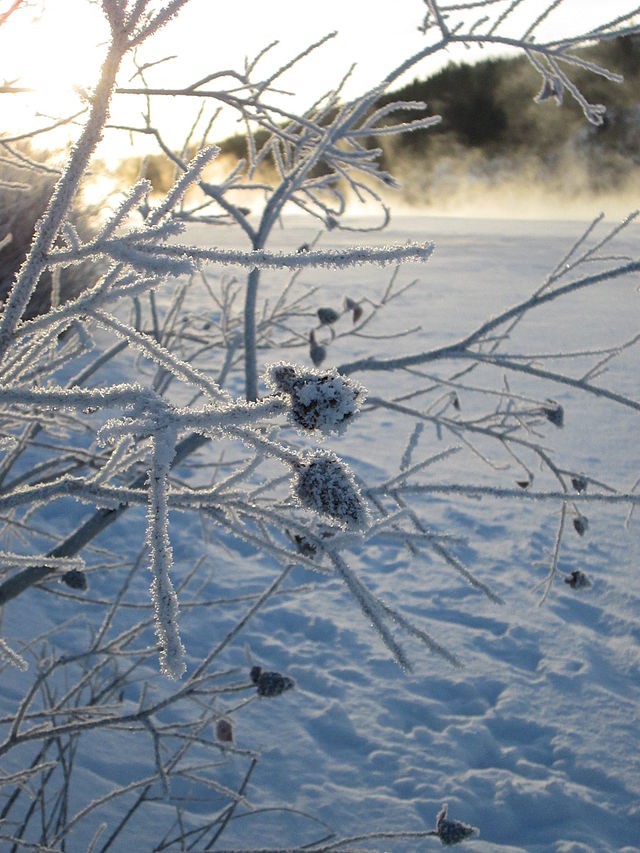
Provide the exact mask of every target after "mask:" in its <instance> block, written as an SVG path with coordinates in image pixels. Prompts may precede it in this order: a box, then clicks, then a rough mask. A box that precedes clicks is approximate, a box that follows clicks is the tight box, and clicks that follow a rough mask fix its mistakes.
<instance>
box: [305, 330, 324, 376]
mask: <svg viewBox="0 0 640 853" xmlns="http://www.w3.org/2000/svg"><path fill="white" fill-rule="evenodd" d="M309 357H310V358H311V361H312V362H313V363H314V365H315V366H316V367H319V366H320V365H321V364H322V362H323V361H324V360H325V358H326V357H327V350H326V349H325V348H324V347H323V346H322V344H319V343H318V342H317V341H316V336H315V335H314V333H313V329H312V330H311V331H310V332H309Z"/></svg>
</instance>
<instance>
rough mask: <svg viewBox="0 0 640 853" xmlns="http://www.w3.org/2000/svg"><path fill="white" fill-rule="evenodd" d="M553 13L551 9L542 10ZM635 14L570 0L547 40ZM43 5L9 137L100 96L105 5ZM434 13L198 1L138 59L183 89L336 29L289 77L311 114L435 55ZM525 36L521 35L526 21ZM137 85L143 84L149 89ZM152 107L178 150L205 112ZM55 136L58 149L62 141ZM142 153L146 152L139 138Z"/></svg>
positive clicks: (16, 56)
mask: <svg viewBox="0 0 640 853" xmlns="http://www.w3.org/2000/svg"><path fill="white" fill-rule="evenodd" d="M4 5H6V4H4ZM39 5H40V4H38V6H39ZM525 5H526V4H525ZM531 5H532V4H529V8H530V7H531ZM546 5H547V4H546V3H540V4H539V6H540V9H541V10H542V9H543V8H544V7H545V6H546ZM603 5H605V9H604V13H603ZM533 6H534V7H535V4H533ZM632 6H633V4H631V3H629V2H622V0H621V2H611V3H607V4H602V3H601V2H600V0H568V1H567V2H565V3H564V4H562V6H561V7H560V9H559V10H557V11H556V12H554V13H553V14H552V15H551V16H550V18H549V20H548V21H547V22H546V23H545V25H544V28H543V29H542V30H541V32H540V37H541V38H546V37H557V36H558V35H559V34H566V33H567V32H570V33H576V32H585V31H587V30H588V29H590V28H591V27H592V26H594V25H596V24H597V23H600V22H602V20H603V18H604V17H605V16H606V19H607V20H610V19H611V18H612V17H614V16H615V15H616V14H619V13H622V12H625V11H629V10H630V9H631V8H632ZM43 7H44V8H43V9H36V10H35V11H34V9H33V8H27V9H25V10H22V11H20V12H19V13H17V14H16V15H14V16H13V17H12V18H11V19H10V20H9V22H8V23H6V24H5V25H4V26H2V27H0V53H1V55H2V60H3V78H4V81H5V83H11V84H13V85H14V86H20V87H27V88H30V89H33V90H35V91H32V92H29V93H26V94H4V95H3V100H2V115H3V127H2V132H3V133H4V135H7V134H10V133H14V132H17V131H26V130H31V129H33V128H34V127H41V126H44V125H47V124H49V123H50V122H51V120H53V119H57V118H60V117H63V116H68V115H70V114H72V113H74V112H75V111H77V110H79V109H81V108H82V99H81V94H80V93H79V91H78V90H79V89H80V90H82V89H85V88H86V89H90V88H91V87H92V86H93V85H94V84H95V82H96V79H97V75H98V73H99V62H100V59H101V57H102V54H103V53H104V46H105V41H106V38H107V26H106V23H105V21H104V18H103V17H102V14H101V11H100V8H99V4H93V3H89V2H87V0H65V2H64V4H61V3H54V2H45V3H44V4H43ZM424 8H425V7H424V4H423V3H422V2H420V0H394V2H393V3H384V4H380V5H378V4H372V3H371V2H370V0H349V1H348V2H344V0H324V2H323V3H322V4H316V3H312V4H301V3H300V2H299V0H277V2H273V3H267V2H259V0H235V2H234V3H232V4H229V3H218V2H216V0H192V2H190V3H189V4H188V5H187V6H186V8H185V9H184V10H183V11H182V12H181V13H180V15H179V16H178V17H177V18H176V19H175V20H174V21H172V22H171V23H170V24H169V25H168V26H167V27H166V28H165V29H164V30H162V31H161V32H160V33H159V34H158V35H157V36H156V37H155V38H154V39H152V40H151V42H150V43H149V44H148V45H145V46H144V48H143V50H141V51H140V53H139V55H138V57H137V60H138V62H139V63H140V64H143V63H151V62H155V61H158V60H160V59H163V58H164V57H175V58H173V59H170V60H167V61H166V62H164V63H161V64H160V65H158V66H155V67H154V68H150V69H149V71H148V73H147V77H146V79H147V82H148V83H149V85H153V86H165V87H166V86H172V87H183V86H186V85H188V84H190V83H193V82H194V81H196V80H198V79H201V78H202V77H205V76H206V75H207V74H210V73H211V72H213V71H219V70H221V69H226V68H232V69H238V70H242V67H243V63H244V60H245V57H253V56H255V55H256V54H257V53H258V52H259V51H260V50H262V49H263V48H264V47H265V46H266V45H268V44H270V43H271V42H273V41H276V40H277V41H278V42H279V44H278V45H277V46H276V47H274V48H273V50H272V51H270V52H269V53H268V55H267V56H266V57H265V58H264V60H263V61H262V62H263V65H262V66H261V67H262V68H263V73H264V74H268V73H270V72H272V71H273V70H275V69H277V68H278V67H279V66H280V65H281V64H284V63H285V62H286V61H288V60H289V59H290V58H292V57H293V56H295V55H296V53H297V52H299V51H300V50H301V49H303V48H304V47H306V46H307V45H309V44H311V43H313V42H315V41H317V40H318V39H320V38H321V37H323V36H325V35H327V34H328V33H330V32H332V31H334V30H335V31H337V36H336V37H335V38H334V39H332V40H331V41H330V42H329V43H327V44H325V45H323V46H322V47H321V48H319V49H318V51H316V52H315V53H314V54H313V55H312V56H310V57H307V58H306V59H305V60H304V61H303V62H302V63H301V64H299V65H296V66H295V69H294V70H293V71H292V72H290V73H289V74H287V75H285V76H284V77H283V78H282V83H281V85H282V88H283V89H285V90H287V91H288V92H291V93H295V95H294V94H291V95H290V96H286V97H285V96H282V97H283V103H285V104H286V105H287V106H288V107H293V108H301V107H304V106H306V105H308V104H309V103H310V102H312V101H313V100H314V99H315V98H316V97H317V96H319V95H321V94H323V93H324V92H325V91H326V90H327V89H329V88H331V87H332V86H334V85H335V84H336V83H337V82H338V81H339V80H340V79H341V77H342V76H343V75H344V74H345V72H346V71H347V70H348V69H349V67H350V66H351V64H352V63H354V62H355V63H357V67H356V69H355V71H354V73H353V75H352V78H351V80H350V81H349V84H348V86H347V88H346V90H345V92H346V95H347V96H349V95H356V94H358V93H359V92H361V91H363V90H365V89H367V88H368V87H370V86H372V85H375V84H377V83H378V82H380V80H381V79H382V78H383V77H384V76H385V75H386V74H387V73H388V72H389V71H390V70H391V69H393V68H394V67H395V66H396V65H398V64H399V63H400V62H401V61H402V60H403V59H404V58H406V57H407V56H409V55H411V54H413V53H415V52H417V51H418V50H419V49H420V48H421V47H422V46H423V45H424V36H423V35H422V34H421V33H420V32H419V31H418V26H419V24H420V23H421V20H422V17H423V14H424ZM530 14H531V13H529V15H530ZM514 18H515V16H514ZM528 20H530V17H529V18H528ZM513 26H514V29H517V18H516V19H515V20H514V24H513ZM479 55H480V51H478V50H468V51H465V50H464V48H460V49H459V50H458V51H456V52H455V53H454V52H453V51H452V52H451V53H448V54H445V55H443V54H440V55H439V57H438V64H439V65H441V64H442V63H443V61H446V59H448V58H450V59H467V60H473V59H475V58H477V57H478V56H479ZM434 62H435V60H434ZM436 67H437V66H436V65H434V64H433V62H432V64H431V65H429V63H428V62H425V64H424V65H423V66H420V67H418V68H417V69H413V70H412V72H411V75H412V76H413V77H415V76H418V75H419V76H427V75H428V74H429V73H430V72H432V71H434V70H435V68H436ZM133 71H134V69H133V66H132V64H131V62H129V63H128V64H127V65H126V66H125V67H124V68H123V73H122V75H121V78H120V84H121V85H124V86H127V85H134V84H135V83H132V82H131V78H132V74H133ZM135 82H136V83H139V79H138V81H135ZM152 107H153V113H152V115H153V119H154V120H155V121H157V122H158V124H159V125H162V126H163V129H164V132H165V133H166V138H167V141H168V142H169V143H170V144H172V145H176V146H177V145H179V144H180V143H181V142H182V134H183V133H184V128H185V126H188V123H190V121H191V120H192V118H193V115H194V113H195V110H196V107H195V105H194V103H193V102H189V101H188V99H179V98H172V99H170V98H155V99H153V104H152ZM144 108H145V103H144V100H143V99H142V98H141V97H137V96H121V97H119V98H116V99H115V101H114V105H113V109H112V114H111V120H112V123H114V124H118V125H127V126H130V125H135V126H140V125H141V118H140V116H141V113H142V111H143V110H144ZM79 120H80V121H81V120H82V119H81V118H80V119H79ZM217 127H218V135H219V136H224V135H228V134H230V133H233V132H234V131H235V130H236V128H238V126H237V125H235V124H234V123H233V121H232V119H230V118H229V119H225V118H224V117H223V118H221V119H220V120H219V122H218V125H217ZM238 129H240V128H238ZM172 130H173V133H172ZM76 132H77V131H73V129H71V130H69V129H67V130H66V131H65V133H66V136H67V138H69V136H70V137H71V138H73V136H75V133H76ZM46 138H47V141H48V142H49V140H50V139H51V138H54V137H49V136H47V137H46ZM63 138H64V137H63V136H62V135H61V133H60V134H59V135H58V136H57V137H55V139H56V141H57V143H58V144H59V142H60V140H61V139H63ZM107 140H108V142H107V143H106V144H105V145H104V146H103V149H102V150H103V152H106V153H109V152H110V153H112V154H113V153H114V152H115V151H116V150H117V151H118V152H119V153H122V152H126V151H127V150H129V151H130V150H131V148H130V147H129V146H130V138H129V134H127V133H125V132H122V131H120V132H119V133H117V132H111V133H109V134H108V136H107ZM136 144H137V145H138V146H139V145H140V142H139V138H138V142H137V143H136ZM149 144H150V143H149Z"/></svg>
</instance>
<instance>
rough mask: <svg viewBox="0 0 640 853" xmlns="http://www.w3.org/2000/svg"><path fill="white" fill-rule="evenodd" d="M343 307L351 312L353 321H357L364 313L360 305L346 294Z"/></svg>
mask: <svg viewBox="0 0 640 853" xmlns="http://www.w3.org/2000/svg"><path fill="white" fill-rule="evenodd" d="M344 307H345V308H346V310H347V311H351V312H352V314H353V322H354V323H357V322H358V320H359V319H360V318H361V317H362V315H363V313H364V311H363V308H362V305H359V304H358V303H357V302H355V301H354V300H353V299H351V298H350V297H349V296H347V298H346V299H345V300H344Z"/></svg>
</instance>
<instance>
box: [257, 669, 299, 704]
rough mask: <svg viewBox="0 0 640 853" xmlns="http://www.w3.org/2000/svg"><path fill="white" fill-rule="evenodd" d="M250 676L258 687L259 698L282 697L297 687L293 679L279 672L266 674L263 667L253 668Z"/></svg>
mask: <svg viewBox="0 0 640 853" xmlns="http://www.w3.org/2000/svg"><path fill="white" fill-rule="evenodd" d="M250 676H251V681H253V683H254V684H255V685H256V688H257V690H258V696H270V697H272V696H280V694H281V693H284V692H285V690H291V688H292V687H295V681H294V680H293V678H289V677H288V676H287V675H281V674H280V673H279V672H265V671H264V670H263V669H262V667H261V666H252V667H251V672H250Z"/></svg>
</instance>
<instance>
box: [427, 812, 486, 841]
mask: <svg viewBox="0 0 640 853" xmlns="http://www.w3.org/2000/svg"><path fill="white" fill-rule="evenodd" d="M447 809H448V806H447V804H446V803H444V805H443V806H442V808H441V809H440V811H439V812H438V817H437V818H436V832H437V833H438V838H439V839H440V842H441V844H442V846H443V847H451V846H452V845H454V844H460V842H461V841H464V840H465V839H466V838H469V837H470V836H472V835H477V834H478V829H477V828H476V827H475V826H471V825H470V824H468V823H462V821H459V820H447Z"/></svg>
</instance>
